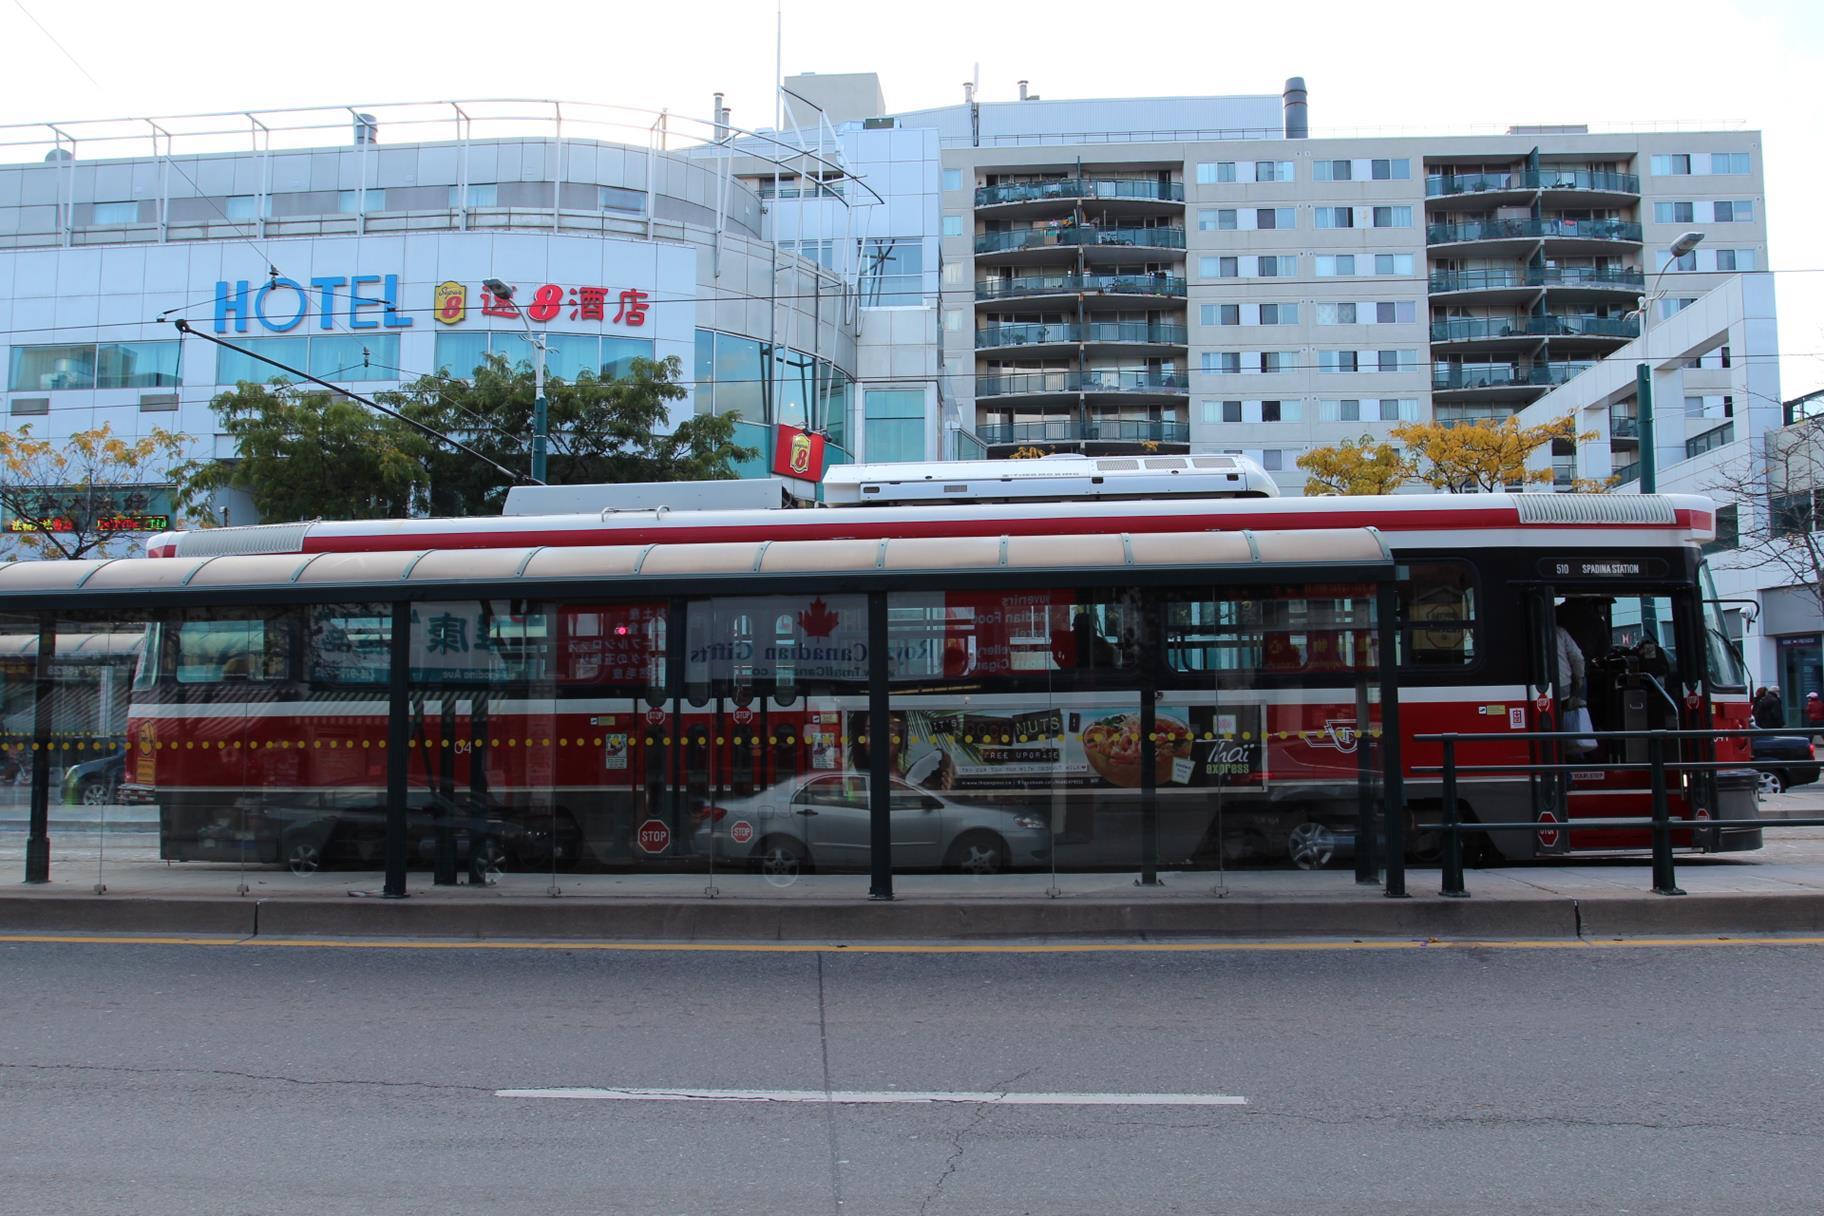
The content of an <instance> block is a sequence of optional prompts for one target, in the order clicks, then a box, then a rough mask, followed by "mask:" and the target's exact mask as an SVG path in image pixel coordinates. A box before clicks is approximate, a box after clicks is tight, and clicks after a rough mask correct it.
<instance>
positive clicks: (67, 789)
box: [63, 749, 127, 806]
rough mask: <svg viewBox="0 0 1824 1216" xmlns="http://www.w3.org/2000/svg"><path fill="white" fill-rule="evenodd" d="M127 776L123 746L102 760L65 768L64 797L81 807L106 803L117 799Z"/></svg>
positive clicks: (87, 761)
mask: <svg viewBox="0 0 1824 1216" xmlns="http://www.w3.org/2000/svg"><path fill="white" fill-rule="evenodd" d="M126 776H127V753H126V751H125V750H124V749H123V750H121V751H117V752H115V753H114V754H113V755H112V756H103V757H102V758H101V759H99V760H85V761H83V762H82V763H81V764H72V765H70V767H68V768H66V769H64V770H63V800H64V801H65V802H68V803H74V804H76V805H78V806H105V805H107V804H108V803H110V802H115V801H117V798H116V793H117V791H119V789H120V783H121V782H122V781H124V780H126Z"/></svg>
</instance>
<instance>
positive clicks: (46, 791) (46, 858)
mask: <svg viewBox="0 0 1824 1216" xmlns="http://www.w3.org/2000/svg"><path fill="white" fill-rule="evenodd" d="M56 658H57V621H56V618H55V617H53V616H52V615H51V614H50V613H48V612H47V613H44V614H43V615H41V616H40V617H39V618H38V658H37V661H36V662H35V663H33V665H32V804H31V823H30V824H29V826H28V828H27V835H26V838H25V881H26V882H31V883H40V882H49V881H51V711H52V708H53V707H54V705H55V702H54V701H53V699H52V698H53V694H54V693H55V692H56V689H57V685H56V683H55V682H54V681H53V680H52V678H51V664H52V663H53V662H54V661H55V660H56Z"/></svg>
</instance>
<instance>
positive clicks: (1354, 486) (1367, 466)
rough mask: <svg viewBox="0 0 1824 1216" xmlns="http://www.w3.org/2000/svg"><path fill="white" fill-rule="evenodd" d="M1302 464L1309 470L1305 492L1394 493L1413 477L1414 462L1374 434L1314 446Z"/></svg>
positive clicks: (1304, 456)
mask: <svg viewBox="0 0 1824 1216" xmlns="http://www.w3.org/2000/svg"><path fill="white" fill-rule="evenodd" d="M1298 467H1299V468H1301V469H1303V470H1304V471H1305V473H1306V478H1305V493H1307V494H1312V495H1319V494H1391V493H1393V492H1394V491H1395V490H1398V489H1399V488H1400V487H1401V486H1402V485H1404V484H1406V482H1407V481H1408V480H1409V479H1410V478H1411V477H1412V462H1411V461H1409V460H1407V459H1406V458H1405V457H1404V456H1402V455H1401V454H1400V451H1399V449H1398V448H1396V447H1394V446H1393V445H1392V444H1390V443H1387V442H1384V441H1382V440H1377V439H1375V437H1374V436H1373V435H1363V436H1362V437H1361V438H1360V439H1345V440H1344V441H1343V442H1341V443H1339V444H1337V445H1336V446H1335V447H1327V448H1312V449H1311V450H1310V451H1308V452H1306V453H1305V454H1304V455H1303V456H1300V457H1299V458H1298Z"/></svg>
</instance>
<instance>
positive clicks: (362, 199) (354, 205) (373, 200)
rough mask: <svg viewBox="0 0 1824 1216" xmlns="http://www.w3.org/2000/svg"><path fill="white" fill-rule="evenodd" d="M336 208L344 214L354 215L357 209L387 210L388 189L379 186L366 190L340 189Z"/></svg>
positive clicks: (337, 194) (337, 193) (337, 192)
mask: <svg viewBox="0 0 1824 1216" xmlns="http://www.w3.org/2000/svg"><path fill="white" fill-rule="evenodd" d="M336 210H337V211H339V212H341V213H342V214H343V215H353V214H355V213H356V212H357V211H385V210H386V191H385V190H382V189H380V188H379V187H377V186H370V187H368V189H366V190H338V191H336Z"/></svg>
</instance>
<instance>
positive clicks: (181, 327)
mask: <svg viewBox="0 0 1824 1216" xmlns="http://www.w3.org/2000/svg"><path fill="white" fill-rule="evenodd" d="M172 324H173V325H175V326H177V329H178V332H179V333H184V334H193V335H195V336H196V337H198V338H201V339H203V340H204V341H205V342H213V343H215V344H216V345H217V346H221V347H225V348H227V349H228V350H232V351H238V352H239V353H241V354H243V355H245V356H247V357H248V358H250V359H258V360H259V361H260V362H261V363H269V364H271V365H272V366H273V367H276V368H278V369H279V370H280V371H283V372H289V373H290V374H292V375H294V376H297V377H299V378H300V379H302V380H308V381H310V382H311V383H312V384H320V385H322V386H323V387H324V388H326V389H329V390H331V391H332V392H337V393H341V394H342V395H343V396H345V397H348V398H350V399H351V400H354V401H359V402H360V403H361V404H362V405H365V406H367V407H368V408H369V409H373V410H377V411H379V412H380V413H382V414H386V415H387V416H389V417H391V418H394V419H397V420H398V421H400V422H403V423H405V424H406V425H407V426H409V427H411V428H412V429H413V430H415V431H418V432H420V433H422V434H424V435H428V436H430V437H431V438H432V439H435V440H437V441H438V442H440V443H447V444H449V445H450V446H451V447H453V448H455V449H456V450H457V451H459V452H463V453H466V454H467V455H470V456H473V457H474V458H475V459H476V460H479V461H481V462H482V463H483V464H485V465H487V466H488V467H489V468H491V469H493V470H494V471H496V472H498V473H502V474H504V475H505V476H506V477H507V479H508V480H509V481H510V482H512V484H514V485H519V484H521V483H522V482H524V483H528V484H531V485H544V484H545V483H544V482H543V481H541V480H539V479H538V478H536V477H533V476H531V475H530V474H528V473H515V472H514V471H513V470H512V469H509V468H507V467H506V466H505V465H503V464H499V463H497V462H496V461H494V460H493V458H491V457H489V456H485V455H483V454H482V453H480V452H477V451H476V450H475V449H474V448H472V447H470V446H469V445H468V444H466V443H463V442H462V441H461V440H459V439H452V438H450V436H448V435H445V434H444V433H443V432H442V431H439V430H437V429H436V428H435V427H430V426H426V425H425V424H424V423H422V422H419V421H417V420H416V419H414V418H408V417H407V416H406V415H404V414H401V413H400V412H399V411H398V410H395V409H391V408H389V407H387V406H384V405H381V404H380V403H379V402H378V401H375V400H374V399H373V398H371V397H364V396H362V395H361V394H360V393H356V392H351V391H350V390H348V389H346V388H343V387H341V386H340V385H336V384H331V383H330V382H329V381H328V380H325V379H323V378H321V377H319V376H313V375H311V374H310V373H309V372H307V371H303V370H301V369H299V368H295V367H292V366H290V365H289V364H285V363H280V362H279V361H278V360H277V359H273V358H270V357H269V356H266V355H262V354H259V353H258V352H256V351H251V350H248V349H247V348H245V347H242V346H236V345H235V344H234V343H232V342H230V341H228V340H227V339H225V338H218V337H216V336H215V335H214V334H206V333H203V332H202V331H201V330H198V329H193V328H192V327H191V325H190V323H189V322H188V321H186V320H184V319H183V318H182V317H179V318H178V319H177V320H175V321H173V322H172Z"/></svg>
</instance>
